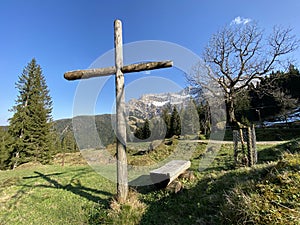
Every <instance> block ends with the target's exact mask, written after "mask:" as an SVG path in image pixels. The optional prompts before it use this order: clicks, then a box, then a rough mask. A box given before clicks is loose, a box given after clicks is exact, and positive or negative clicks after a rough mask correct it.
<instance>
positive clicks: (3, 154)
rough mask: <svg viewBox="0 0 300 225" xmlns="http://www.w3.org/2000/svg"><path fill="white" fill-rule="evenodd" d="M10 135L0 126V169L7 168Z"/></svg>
mask: <svg viewBox="0 0 300 225" xmlns="http://www.w3.org/2000/svg"><path fill="white" fill-rule="evenodd" d="M10 142H11V140H10V135H8V133H7V131H6V130H4V129H3V128H2V127H0V170H3V169H7V168H8V166H9V154H10V151H11V149H10V148H9V145H8V143H10Z"/></svg>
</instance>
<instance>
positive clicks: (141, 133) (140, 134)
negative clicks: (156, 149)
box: [134, 119, 151, 140]
mask: <svg viewBox="0 0 300 225" xmlns="http://www.w3.org/2000/svg"><path fill="white" fill-rule="evenodd" d="M134 136H135V137H137V138H138V139H140V140H145V139H148V138H149V137H150V136H151V130H150V124H149V120H148V119H146V121H145V123H144V124H143V126H142V127H138V128H137V129H136V131H135V133H134Z"/></svg>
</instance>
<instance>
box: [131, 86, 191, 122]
mask: <svg viewBox="0 0 300 225" xmlns="http://www.w3.org/2000/svg"><path fill="white" fill-rule="evenodd" d="M190 97H191V95H190V93H189V89H184V90H182V91H180V92H178V93H162V94H145V95H143V96H141V97H140V98H139V99H131V100H130V101H129V102H128V103H127V112H128V113H129V116H134V117H137V118H144V119H145V118H152V117H155V116H158V115H161V113H162V110H163V109H164V108H167V107H172V108H173V107H174V106H176V107H177V109H178V110H180V109H181V108H182V107H184V106H185V105H186V104H187V103H188V102H189V101H190Z"/></svg>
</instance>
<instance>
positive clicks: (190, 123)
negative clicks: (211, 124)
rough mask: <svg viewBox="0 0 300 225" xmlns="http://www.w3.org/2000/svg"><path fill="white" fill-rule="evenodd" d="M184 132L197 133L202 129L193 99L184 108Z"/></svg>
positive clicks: (182, 123)
mask: <svg viewBox="0 0 300 225" xmlns="http://www.w3.org/2000/svg"><path fill="white" fill-rule="evenodd" d="M181 114H182V117H181V118H182V121H181V127H182V134H184V135H185V134H197V132H198V131H199V130H200V126H199V116H198V112H197V109H196V105H195V102H194V101H193V99H190V101H189V102H188V103H187V105H186V107H185V108H183V109H182V112H181Z"/></svg>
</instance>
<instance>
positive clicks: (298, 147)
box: [258, 138, 300, 163]
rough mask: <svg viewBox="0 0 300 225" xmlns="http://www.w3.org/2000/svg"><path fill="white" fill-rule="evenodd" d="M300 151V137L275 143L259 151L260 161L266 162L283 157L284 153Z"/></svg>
mask: <svg viewBox="0 0 300 225" xmlns="http://www.w3.org/2000/svg"><path fill="white" fill-rule="evenodd" d="M296 152H300V138H298V139H294V140H291V141H289V142H287V143H284V144H280V145H275V146H272V147H270V148H266V149H263V150H261V151H259V152H258V163H265V162H270V161H276V160H279V159H281V157H282V155H283V154H284V153H292V154H293V153H296Z"/></svg>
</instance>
